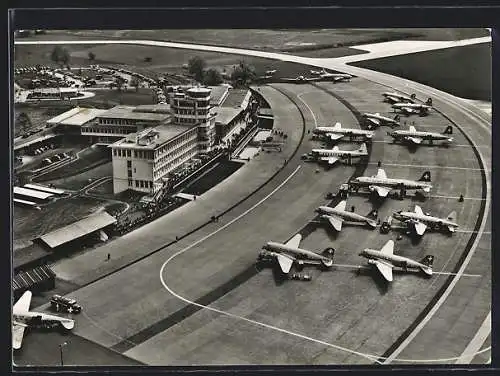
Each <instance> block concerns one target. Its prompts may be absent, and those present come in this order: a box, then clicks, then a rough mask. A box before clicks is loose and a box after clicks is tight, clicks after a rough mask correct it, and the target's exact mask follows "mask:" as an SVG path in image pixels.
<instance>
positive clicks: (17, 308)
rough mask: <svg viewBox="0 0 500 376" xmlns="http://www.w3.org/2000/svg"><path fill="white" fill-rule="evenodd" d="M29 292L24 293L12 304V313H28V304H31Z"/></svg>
mask: <svg viewBox="0 0 500 376" xmlns="http://www.w3.org/2000/svg"><path fill="white" fill-rule="evenodd" d="M31 295H32V294H31V291H29V290H28V291H26V292H25V293H24V294H23V295H22V296H21V297H20V298H19V300H18V301H17V302H16V304H14V307H12V311H13V312H15V313H23V312H28V311H29V309H30V304H31Z"/></svg>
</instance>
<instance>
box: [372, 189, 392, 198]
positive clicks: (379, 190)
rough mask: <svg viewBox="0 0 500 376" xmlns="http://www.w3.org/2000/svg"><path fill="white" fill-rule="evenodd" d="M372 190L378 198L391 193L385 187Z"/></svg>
mask: <svg viewBox="0 0 500 376" xmlns="http://www.w3.org/2000/svg"><path fill="white" fill-rule="evenodd" d="M374 188H375V190H376V191H377V193H378V195H379V196H380V197H387V195H388V194H389V192H390V191H391V189H390V188H387V187H379V186H374Z"/></svg>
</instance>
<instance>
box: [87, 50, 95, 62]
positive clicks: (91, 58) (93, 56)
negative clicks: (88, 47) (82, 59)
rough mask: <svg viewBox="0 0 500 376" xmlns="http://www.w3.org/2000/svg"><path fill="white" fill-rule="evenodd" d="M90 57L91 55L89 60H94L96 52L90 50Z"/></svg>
mask: <svg viewBox="0 0 500 376" xmlns="http://www.w3.org/2000/svg"><path fill="white" fill-rule="evenodd" d="M88 57H89V61H90V62H93V61H94V60H95V53H93V52H92V51H89V54H88Z"/></svg>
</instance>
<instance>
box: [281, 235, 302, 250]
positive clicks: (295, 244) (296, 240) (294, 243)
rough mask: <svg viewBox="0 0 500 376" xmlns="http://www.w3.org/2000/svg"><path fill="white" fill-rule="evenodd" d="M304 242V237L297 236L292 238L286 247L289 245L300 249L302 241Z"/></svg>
mask: <svg viewBox="0 0 500 376" xmlns="http://www.w3.org/2000/svg"><path fill="white" fill-rule="evenodd" d="M301 240H302V235H300V234H297V235H295V236H294V237H293V238H291V239H290V240H289V241H287V242H286V243H285V245H288V246H290V247H294V248H298V247H299V244H300V241H301Z"/></svg>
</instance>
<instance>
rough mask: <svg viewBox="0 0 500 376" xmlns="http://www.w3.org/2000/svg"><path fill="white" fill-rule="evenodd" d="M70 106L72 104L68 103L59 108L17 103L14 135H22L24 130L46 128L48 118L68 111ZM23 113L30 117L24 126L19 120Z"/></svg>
mask: <svg viewBox="0 0 500 376" xmlns="http://www.w3.org/2000/svg"><path fill="white" fill-rule="evenodd" d="M70 108H71V106H68V105H67V104H65V105H64V106H61V107H57V108H47V107H40V106H37V107H35V106H29V105H28V106H26V105H23V106H19V105H16V106H15V107H14V119H15V126H14V137H18V136H20V135H21V134H22V131H28V130H35V129H40V128H45V126H46V123H47V120H50V119H52V118H53V117H54V116H57V115H59V114H62V113H63V112H64V111H67V110H69V109H70ZM21 114H24V115H27V117H28V119H29V120H28V121H26V123H25V124H24V126H23V125H22V124H21V122H19V121H18V118H19V117H20V116H21V117H23V116H24V115H21Z"/></svg>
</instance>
